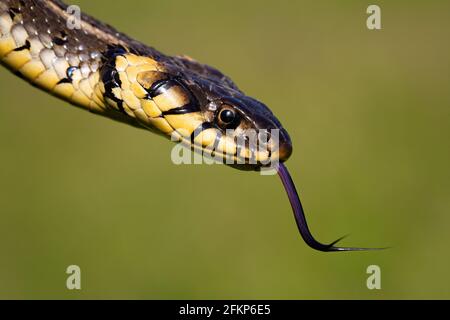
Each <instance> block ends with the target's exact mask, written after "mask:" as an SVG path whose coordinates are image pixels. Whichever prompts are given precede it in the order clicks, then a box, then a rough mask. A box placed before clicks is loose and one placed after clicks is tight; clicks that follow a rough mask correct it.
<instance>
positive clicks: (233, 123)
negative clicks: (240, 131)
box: [217, 106, 240, 129]
mask: <svg viewBox="0 0 450 320" xmlns="http://www.w3.org/2000/svg"><path fill="white" fill-rule="evenodd" d="M217 122H218V124H219V126H221V127H223V128H225V129H235V128H236V127H237V126H238V125H239V123H240V117H239V114H238V113H237V112H236V111H235V110H233V109H231V107H228V106H225V107H224V108H222V110H220V112H219V114H218V116H217Z"/></svg>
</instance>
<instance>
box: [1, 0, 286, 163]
mask: <svg viewBox="0 0 450 320" xmlns="http://www.w3.org/2000/svg"><path fill="white" fill-rule="evenodd" d="M73 18H74V16H73V12H71V8H70V7H68V6H67V5H66V4H64V3H63V2H61V1H59V0H26V1H25V0H0V61H1V63H2V64H3V65H5V66H6V67H7V68H9V69H10V70H11V71H13V72H14V73H15V74H16V75H18V76H20V77H22V78H23V79H25V80H27V81H29V82H30V83H31V84H33V85H34V86H36V87H39V88H41V89H43V90H45V91H47V92H49V93H51V94H53V95H55V96H57V97H59V98H62V99H64V100H66V101H68V102H70V103H71V104H73V105H75V106H78V107H81V108H84V109H86V110H89V111H90V112H93V113H95V114H99V115H102V116H106V117H109V118H112V119H114V120H118V121H121V122H124V123H127V124H130V125H133V126H135V127H139V128H144V129H148V130H151V131H153V132H156V133H159V134H162V135H165V136H167V137H171V138H172V139H174V138H175V140H177V141H182V142H184V143H186V144H188V145H190V146H191V147H192V148H193V149H195V150H205V149H206V148H208V147H210V149H213V151H214V152H215V153H218V154H222V155H224V158H225V156H228V157H230V156H231V157H233V158H234V159H237V158H243V159H246V160H248V159H250V158H251V157H253V158H254V159H256V160H257V161H256V163H255V164H254V165H253V166H250V168H251V169H255V168H256V169H257V168H259V167H261V166H262V165H261V163H262V161H263V160H281V161H285V160H286V159H287V158H288V157H289V156H290V154H291V152H292V146H291V142H290V139H289V136H288V134H287V132H286V131H285V130H284V129H283V127H282V126H281V124H280V122H279V121H278V120H277V119H276V118H275V116H274V115H273V113H272V112H271V111H270V110H269V109H268V108H267V107H266V106H265V105H264V104H262V103H260V102H258V101H257V100H255V99H252V98H250V97H247V96H246V95H245V94H244V93H243V92H242V91H240V90H239V89H238V87H237V86H236V85H235V84H234V83H233V81H231V80H230V78H228V77H227V76H225V75H223V74H222V73H221V72H220V71H218V70H216V69H214V68H212V67H209V66H207V65H204V64H201V63H198V62H196V61H195V60H193V59H191V58H189V57H186V56H177V57H170V56H167V55H164V54H162V53H161V52H159V51H157V50H156V49H154V48H151V47H148V46H146V45H144V44H142V43H140V42H138V41H136V40H133V39H131V38H129V37H128V36H126V35H125V34H123V33H120V32H118V31H117V30H115V29H114V28H112V27H110V26H108V25H106V24H104V23H101V22H99V21H98V20H96V19H94V18H92V17H90V16H88V15H86V14H81V16H80V21H79V26H78V28H74V27H70V26H71V25H70V21H71V19H73ZM224 114H225V116H224ZM227 115H228V117H226V116H227ZM230 116H234V118H236V119H233V118H230ZM223 119H226V120H231V121H229V122H225V121H222V120H223ZM229 129H233V130H234V134H233V135H231V136H230V135H227V134H225V133H226V132H227V130H229ZM248 129H255V130H256V131H258V132H259V131H261V130H264V131H266V132H267V131H268V130H274V129H276V130H279V131H280V138H279V140H280V143H279V144H277V145H276V146H275V145H274V144H266V145H267V146H268V147H267V150H263V151H254V150H253V149H251V148H249V147H247V148H242V147H241V148H240V147H239V146H238V144H237V143H236V138H237V137H238V136H239V135H240V134H242V132H244V131H245V130H248ZM246 164H247V165H246V166H242V167H245V168H248V167H249V166H248V164H249V163H248V161H247V162H246Z"/></svg>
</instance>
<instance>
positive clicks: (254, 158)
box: [172, 128, 292, 171]
mask: <svg viewBox="0 0 450 320" xmlns="http://www.w3.org/2000/svg"><path fill="white" fill-rule="evenodd" d="M208 130H210V133H212V134H214V139H212V138H210V139H209V140H207V141H211V140H213V141H214V143H212V144H207V143H203V141H202V140H198V139H194V141H193V139H192V137H190V138H189V137H187V136H184V135H181V134H178V135H177V136H176V137H174V136H172V140H173V141H175V142H178V143H180V144H181V145H182V146H183V147H185V148H187V149H190V150H191V151H193V152H194V153H196V154H199V155H200V156H201V157H204V158H206V159H208V161H205V163H210V161H213V162H215V163H217V164H225V165H228V166H230V167H232V168H235V169H239V170H243V171H261V170H263V169H276V168H278V165H279V163H282V162H285V161H286V160H287V159H288V158H289V157H290V155H291V154H292V143H291V141H290V140H286V141H285V140H283V141H282V142H278V137H277V139H272V138H271V139H270V140H269V141H265V142H260V141H259V140H258V142H256V144H255V145H253V144H252V143H251V142H250V141H249V140H248V139H242V140H240V139H239V137H236V136H234V137H230V136H226V135H223V134H222V133H221V132H220V130H218V129H212V128H210V129H208ZM201 163H203V162H201Z"/></svg>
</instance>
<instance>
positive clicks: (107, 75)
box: [100, 46, 127, 113]
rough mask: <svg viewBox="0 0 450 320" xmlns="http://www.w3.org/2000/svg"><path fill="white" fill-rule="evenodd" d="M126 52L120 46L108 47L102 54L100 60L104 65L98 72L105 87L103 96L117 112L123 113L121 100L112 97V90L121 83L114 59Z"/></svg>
mask: <svg viewBox="0 0 450 320" xmlns="http://www.w3.org/2000/svg"><path fill="white" fill-rule="evenodd" d="M126 52H127V51H126V49H125V48H124V47H122V46H110V47H109V48H108V50H107V51H106V52H105V53H103V57H102V60H103V61H104V65H103V67H102V69H101V70H100V77H101V79H102V82H103V84H104V85H105V93H104V96H105V97H106V98H109V99H111V100H112V101H114V102H115V103H116V104H117V107H118V108H119V110H120V111H121V112H123V113H126V112H125V109H124V108H123V100H121V99H119V98H117V97H116V96H115V95H114V93H113V89H114V88H120V87H121V86H122V81H121V80H120V76H119V73H118V72H117V69H116V58H117V57H118V56H120V55H123V54H125V53H126Z"/></svg>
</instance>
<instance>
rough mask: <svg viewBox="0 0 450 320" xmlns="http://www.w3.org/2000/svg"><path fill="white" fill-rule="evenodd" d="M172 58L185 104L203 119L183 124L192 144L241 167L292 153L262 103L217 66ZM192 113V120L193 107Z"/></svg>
mask: <svg viewBox="0 0 450 320" xmlns="http://www.w3.org/2000/svg"><path fill="white" fill-rule="evenodd" d="M175 59H176V62H177V69H178V70H182V72H178V73H177V74H176V77H178V80H177V82H178V85H179V86H181V87H183V90H180V91H184V92H185V95H186V97H189V98H188V99H187V100H189V101H190V102H191V106H190V108H187V109H190V111H192V110H197V112H198V114H200V116H201V119H202V121H201V123H198V122H197V123H196V125H195V126H194V127H195V128H194V130H193V131H192V128H193V127H192V126H190V125H189V124H188V123H186V128H185V129H188V130H187V132H188V133H190V136H189V137H188V143H189V144H190V145H191V147H192V148H193V149H195V150H197V151H201V152H203V154H210V155H212V156H213V157H214V159H217V160H218V161H219V162H224V163H226V164H228V165H230V166H232V167H235V168H238V169H242V170H259V169H261V168H263V167H275V166H276V165H277V164H278V163H279V162H284V161H286V160H287V159H288V158H289V157H290V156H291V154H292V142H291V139H290V137H289V134H288V133H287V131H286V130H285V129H284V128H283V126H282V125H281V123H280V121H279V120H278V119H277V118H276V117H275V115H274V114H273V113H272V111H271V110H270V109H269V108H268V107H267V106H266V105H265V104H263V103H261V102H260V101H258V100H256V99H254V98H251V97H248V96H247V95H245V94H244V93H243V92H242V91H240V90H239V88H238V87H237V86H236V85H235V84H234V83H233V81H231V79H230V78H228V77H227V76H225V75H223V74H222V73H221V72H220V71H218V70H216V69H214V68H212V67H210V66H207V65H203V64H200V63H198V62H196V61H195V60H193V59H191V58H188V57H177V58H175ZM192 105H195V106H197V109H196V108H195V107H193V106H192ZM191 116H192V118H191V120H195V119H196V115H195V112H194V113H191ZM194 122H195V121H194Z"/></svg>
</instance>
